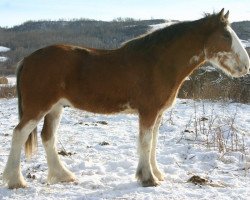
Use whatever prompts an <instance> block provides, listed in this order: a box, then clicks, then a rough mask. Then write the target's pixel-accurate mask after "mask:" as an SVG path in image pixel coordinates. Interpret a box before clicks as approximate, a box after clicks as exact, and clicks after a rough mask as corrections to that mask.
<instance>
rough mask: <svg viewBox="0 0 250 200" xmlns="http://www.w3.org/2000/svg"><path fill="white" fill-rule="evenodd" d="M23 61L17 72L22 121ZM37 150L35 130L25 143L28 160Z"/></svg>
mask: <svg viewBox="0 0 250 200" xmlns="http://www.w3.org/2000/svg"><path fill="white" fill-rule="evenodd" d="M23 62H24V61H23V60H21V61H20V62H19V63H18V64H17V71H16V91H17V98H18V114H19V120H21V119H22V116H23V107H22V95H21V89H20V81H21V80H20V76H21V73H22V70H23ZM36 150H37V128H35V129H34V130H33V131H32V132H31V133H30V135H29V137H28V139H27V141H26V142H25V155H26V157H27V158H30V157H31V156H32V154H33V153H34V152H36Z"/></svg>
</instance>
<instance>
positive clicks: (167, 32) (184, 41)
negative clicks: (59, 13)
mask: <svg viewBox="0 0 250 200" xmlns="http://www.w3.org/2000/svg"><path fill="white" fill-rule="evenodd" d="M205 61H210V62H212V63H214V64H215V65H216V66H218V67H219V68H220V69H222V70H224V71H225V72H226V73H228V74H229V75H232V76H234V77H239V76H242V75H244V74H246V73H248V71H249V57H248V55H247V53H246V51H245V49H244V48H243V47H242V45H241V43H240V41H239V38H238V37H237V36H236V34H235V32H234V31H233V30H232V29H231V28H230V26H229V23H228V12H227V13H226V14H225V15H224V9H223V10H221V11H220V12H219V13H218V14H212V15H208V16H206V17H204V18H202V19H200V20H196V21H192V22H183V23H178V24H174V25H171V26H169V27H166V28H163V29H160V30H157V31H155V32H152V33H150V34H147V35H144V36H142V37H139V38H136V39H134V40H131V41H129V42H127V43H125V44H124V45H123V46H122V47H120V48H118V49H115V50H97V49H89V48H81V47H76V46H67V45H54V46H49V47H45V48H42V49H40V50H38V51H36V52H34V53H32V54H31V55H29V56H28V57H26V58H24V59H23V60H22V61H21V62H20V63H19V65H18V71H17V91H18V101H19V114H20V122H19V124H18V125H17V126H16V128H15V129H14V133H13V138H12V146H11V150H10V155H9V158H8V162H7V165H6V168H5V170H4V173H3V178H4V180H5V181H6V182H7V184H8V186H9V188H19V187H25V186H26V182H25V180H24V178H23V176H22V173H21V170H20V155H21V149H22V146H23V145H24V144H25V146H26V149H25V150H26V155H28V156H30V155H31V154H32V151H34V149H35V144H36V137H35V135H36V133H35V131H36V126H37V124H38V122H39V121H41V119H42V118H44V126H43V129H42V134H41V136H42V142H43V145H44V147H45V151H46V155H47V162H48V181H49V182H50V183H56V182H61V181H65V182H68V181H74V180H75V176H74V175H73V173H72V172H70V171H69V170H68V169H67V168H66V167H65V166H64V165H63V164H62V162H61V161H60V159H59V156H58V154H57V149H56V130H57V128H58V125H59V122H60V117H61V113H62V109H63V107H64V106H72V107H75V108H79V109H82V110H85V111H89V112H94V113H102V114H111V113H118V112H129V113H136V114H138V115H139V129H140V130H139V164H138V168H137V172H136V176H137V178H138V180H139V181H140V182H141V184H142V185H143V186H156V185H158V183H159V181H162V180H163V179H164V175H163V173H162V172H161V171H160V170H159V168H158V166H157V162H156V144H157V135H158V128H159V124H160V121H161V117H162V113H163V111H164V110H166V109H167V108H169V107H170V106H171V105H172V104H173V102H174V100H175V98H176V95H177V93H178V90H179V88H180V86H181V84H182V83H183V81H184V80H185V78H186V77H187V76H188V75H190V73H192V71H193V70H194V69H196V68H197V67H198V66H200V65H201V64H202V63H204V62H205Z"/></svg>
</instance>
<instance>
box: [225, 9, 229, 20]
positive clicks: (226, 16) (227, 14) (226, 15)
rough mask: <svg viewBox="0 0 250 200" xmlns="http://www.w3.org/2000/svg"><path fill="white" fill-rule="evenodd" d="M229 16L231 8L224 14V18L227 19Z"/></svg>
mask: <svg viewBox="0 0 250 200" xmlns="http://www.w3.org/2000/svg"><path fill="white" fill-rule="evenodd" d="M228 16H229V10H228V11H227V13H226V14H225V15H224V18H225V19H228Z"/></svg>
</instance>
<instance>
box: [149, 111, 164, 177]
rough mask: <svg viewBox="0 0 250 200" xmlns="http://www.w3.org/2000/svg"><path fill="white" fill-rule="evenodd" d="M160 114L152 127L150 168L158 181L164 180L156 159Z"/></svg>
mask: <svg viewBox="0 0 250 200" xmlns="http://www.w3.org/2000/svg"><path fill="white" fill-rule="evenodd" d="M161 120H162V116H161V115H159V116H158V118H157V120H156V123H155V126H154V129H153V142H152V150H151V165H152V170H153V173H154V175H155V176H156V177H157V178H158V180H159V181H163V180H164V174H163V173H162V172H161V171H160V170H159V167H158V164H157V161H156V146H157V142H158V132H159V127H160V124H161Z"/></svg>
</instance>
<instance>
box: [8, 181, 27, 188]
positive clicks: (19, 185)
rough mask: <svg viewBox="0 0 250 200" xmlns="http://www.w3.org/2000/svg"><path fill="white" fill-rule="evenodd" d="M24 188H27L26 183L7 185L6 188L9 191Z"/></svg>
mask: <svg viewBox="0 0 250 200" xmlns="http://www.w3.org/2000/svg"><path fill="white" fill-rule="evenodd" d="M26 187H27V183H26V182H22V183H14V184H10V183H8V188H9V189H18V188H26Z"/></svg>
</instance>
